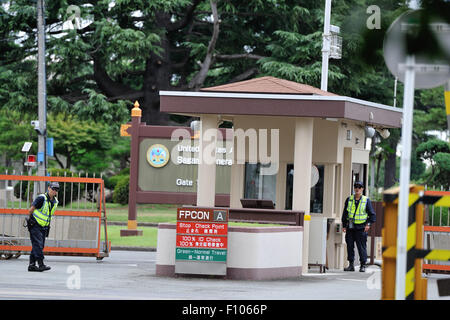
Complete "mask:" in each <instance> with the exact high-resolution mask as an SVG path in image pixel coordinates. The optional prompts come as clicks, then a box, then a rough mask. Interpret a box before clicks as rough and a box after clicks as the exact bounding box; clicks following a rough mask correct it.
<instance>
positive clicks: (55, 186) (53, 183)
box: [48, 182, 59, 191]
mask: <svg viewBox="0 0 450 320" xmlns="http://www.w3.org/2000/svg"><path fill="white" fill-rule="evenodd" d="M48 186H49V188H51V189H53V190H55V191H58V190H59V183H58V182H50V184H49V185H48Z"/></svg>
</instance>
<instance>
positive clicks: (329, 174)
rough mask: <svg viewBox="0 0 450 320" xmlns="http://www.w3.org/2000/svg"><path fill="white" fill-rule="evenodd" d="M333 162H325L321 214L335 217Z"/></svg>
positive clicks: (334, 174)
mask: <svg viewBox="0 0 450 320" xmlns="http://www.w3.org/2000/svg"><path fill="white" fill-rule="evenodd" d="M335 167H336V165H335V164H326V165H325V169H324V185H323V216H324V217H327V218H334V217H335V213H336V212H335V210H334V207H335V205H334V200H335V185H336V181H335V176H336V173H335Z"/></svg>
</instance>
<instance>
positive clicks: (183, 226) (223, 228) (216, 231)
mask: <svg viewBox="0 0 450 320" xmlns="http://www.w3.org/2000/svg"><path fill="white" fill-rule="evenodd" d="M179 233H186V234H197V235H203V234H204V235H216V236H226V235H227V234H228V224H226V223H199V222H188V221H178V222H177V234H179Z"/></svg>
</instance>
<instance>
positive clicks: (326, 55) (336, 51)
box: [320, 0, 342, 91]
mask: <svg viewBox="0 0 450 320" xmlns="http://www.w3.org/2000/svg"><path fill="white" fill-rule="evenodd" d="M331 1H332V0H325V17H324V25H323V36H322V37H323V40H322V77H321V83H320V89H321V90H323V91H327V90H328V60H329V59H330V58H332V59H340V58H341V51H342V38H341V37H339V36H338V34H339V32H340V29H339V27H336V26H333V25H331V24H330V20H331Z"/></svg>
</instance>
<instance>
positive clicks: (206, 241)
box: [176, 234, 228, 249]
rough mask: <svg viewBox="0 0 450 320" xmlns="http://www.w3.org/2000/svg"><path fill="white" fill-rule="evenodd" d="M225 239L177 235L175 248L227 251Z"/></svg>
mask: <svg viewBox="0 0 450 320" xmlns="http://www.w3.org/2000/svg"><path fill="white" fill-rule="evenodd" d="M227 245H228V238H227V237H215V236H203V235H182V234H177V244H176V246H177V247H180V248H211V249H227Z"/></svg>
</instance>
